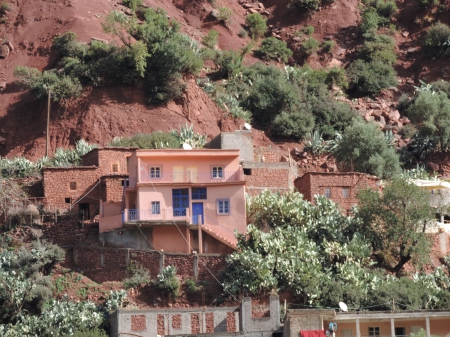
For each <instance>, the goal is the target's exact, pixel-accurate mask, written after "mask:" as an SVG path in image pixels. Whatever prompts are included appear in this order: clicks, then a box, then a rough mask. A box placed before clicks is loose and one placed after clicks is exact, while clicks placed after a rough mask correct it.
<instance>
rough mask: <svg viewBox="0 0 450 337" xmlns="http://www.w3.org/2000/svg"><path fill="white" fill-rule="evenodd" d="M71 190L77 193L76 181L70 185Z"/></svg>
mask: <svg viewBox="0 0 450 337" xmlns="http://www.w3.org/2000/svg"><path fill="white" fill-rule="evenodd" d="M69 189H70V190H71V191H76V190H77V182H76V181H71V182H70V184H69Z"/></svg>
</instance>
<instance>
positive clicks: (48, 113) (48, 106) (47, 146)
mask: <svg viewBox="0 0 450 337" xmlns="http://www.w3.org/2000/svg"><path fill="white" fill-rule="evenodd" d="M47 93H48V103H47V134H46V141H45V156H46V157H48V150H49V142H50V98H51V95H52V91H51V90H50V89H48V92H47Z"/></svg>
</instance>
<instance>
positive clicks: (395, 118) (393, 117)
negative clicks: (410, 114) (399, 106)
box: [389, 110, 400, 123]
mask: <svg viewBox="0 0 450 337" xmlns="http://www.w3.org/2000/svg"><path fill="white" fill-rule="evenodd" d="M389 119H390V120H391V121H393V122H394V123H396V122H398V120H399V119H400V112H398V110H394V111H392V112H391V113H390V114H389Z"/></svg>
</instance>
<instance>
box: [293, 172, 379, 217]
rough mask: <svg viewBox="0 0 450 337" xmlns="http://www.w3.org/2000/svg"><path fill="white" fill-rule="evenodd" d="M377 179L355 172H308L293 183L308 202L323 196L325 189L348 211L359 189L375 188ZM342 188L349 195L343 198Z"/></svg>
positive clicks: (355, 200)
mask: <svg viewBox="0 0 450 337" xmlns="http://www.w3.org/2000/svg"><path fill="white" fill-rule="evenodd" d="M378 182H379V179H378V178H376V177H374V176H370V175H368V174H363V173H356V172H349V173H345V172H336V173H334V172H308V173H306V174H304V175H303V176H302V177H300V178H297V179H296V180H295V182H294V184H295V187H296V189H297V190H298V191H299V192H300V193H302V194H303V196H304V198H305V199H306V200H308V201H310V202H313V201H314V196H315V195H324V194H325V188H330V190H331V197H330V199H331V200H333V201H334V202H335V203H337V204H339V205H340V206H341V208H342V209H343V210H345V211H349V210H350V209H351V207H352V206H353V205H356V204H357V198H356V194H357V193H358V190H359V189H361V188H366V187H371V188H377V183H378ZM344 188H348V189H349V192H350V194H349V195H348V197H344Z"/></svg>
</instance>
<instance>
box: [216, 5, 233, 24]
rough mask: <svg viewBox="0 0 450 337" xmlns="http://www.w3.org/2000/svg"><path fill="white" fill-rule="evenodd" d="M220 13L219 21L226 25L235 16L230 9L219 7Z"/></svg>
mask: <svg viewBox="0 0 450 337" xmlns="http://www.w3.org/2000/svg"><path fill="white" fill-rule="evenodd" d="M218 11H219V13H218V15H217V19H218V20H220V21H223V22H225V23H227V22H228V21H229V20H230V19H231V16H232V15H233V12H232V11H231V9H229V8H228V7H219V8H218Z"/></svg>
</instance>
